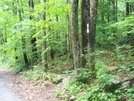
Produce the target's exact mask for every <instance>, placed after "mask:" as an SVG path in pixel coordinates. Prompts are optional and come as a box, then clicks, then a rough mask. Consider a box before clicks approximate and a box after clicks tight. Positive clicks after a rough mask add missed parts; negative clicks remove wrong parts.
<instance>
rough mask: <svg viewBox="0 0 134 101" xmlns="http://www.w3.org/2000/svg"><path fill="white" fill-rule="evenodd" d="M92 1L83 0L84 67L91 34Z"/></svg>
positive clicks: (82, 62)
mask: <svg viewBox="0 0 134 101" xmlns="http://www.w3.org/2000/svg"><path fill="white" fill-rule="evenodd" d="M89 8H90V2H89V0H81V34H82V58H81V59H82V61H81V65H82V67H85V66H86V63H87V59H86V55H87V46H88V41H89V40H88V36H89V19H90V10H89Z"/></svg>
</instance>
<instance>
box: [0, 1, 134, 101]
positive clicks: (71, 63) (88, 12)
mask: <svg viewBox="0 0 134 101" xmlns="http://www.w3.org/2000/svg"><path fill="white" fill-rule="evenodd" d="M0 15H1V16H0V67H7V68H10V69H12V72H13V73H14V74H21V75H23V76H25V77H27V78H28V79H30V80H32V81H34V82H36V81H38V80H43V81H44V85H47V86H48V85H49V82H52V83H54V84H56V85H58V84H60V83H66V84H67V85H66V86H65V87H62V85H61V86H59V87H57V90H56V92H55V93H56V96H57V99H59V98H60V99H63V101H133V100H134V85H133V84H134V28H133V26H134V1H133V0H0ZM66 78H68V81H65V79H66ZM62 88H64V89H62Z"/></svg>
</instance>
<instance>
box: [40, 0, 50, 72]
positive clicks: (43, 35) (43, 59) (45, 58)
mask: <svg viewBox="0 0 134 101" xmlns="http://www.w3.org/2000/svg"><path fill="white" fill-rule="evenodd" d="M40 2H41V3H44V2H46V0H40ZM40 19H41V20H42V21H43V22H44V21H45V19H46V14H45V13H44V7H42V11H41V16H40ZM41 33H42V70H43V71H47V68H48V65H47V53H46V52H45V50H46V41H45V39H44V37H45V36H46V32H45V28H44V25H43V26H41Z"/></svg>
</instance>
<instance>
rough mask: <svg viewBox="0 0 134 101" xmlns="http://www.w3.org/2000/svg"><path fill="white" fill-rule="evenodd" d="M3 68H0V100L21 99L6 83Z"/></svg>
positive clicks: (16, 100)
mask: <svg viewBox="0 0 134 101" xmlns="http://www.w3.org/2000/svg"><path fill="white" fill-rule="evenodd" d="M6 74H7V72H6V71H5V69H0V101H22V100H21V98H20V97H18V96H17V95H16V94H15V93H13V92H12V91H11V90H10V89H9V88H8V85H9V84H10V83H8V76H6Z"/></svg>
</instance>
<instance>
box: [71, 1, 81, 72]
mask: <svg viewBox="0 0 134 101" xmlns="http://www.w3.org/2000/svg"><path fill="white" fill-rule="evenodd" d="M71 37H72V53H73V65H74V69H75V73H76V74H77V68H78V67H80V64H79V62H80V57H79V54H80V49H79V48H80V47H79V37H78V0H72V9H71Z"/></svg>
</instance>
